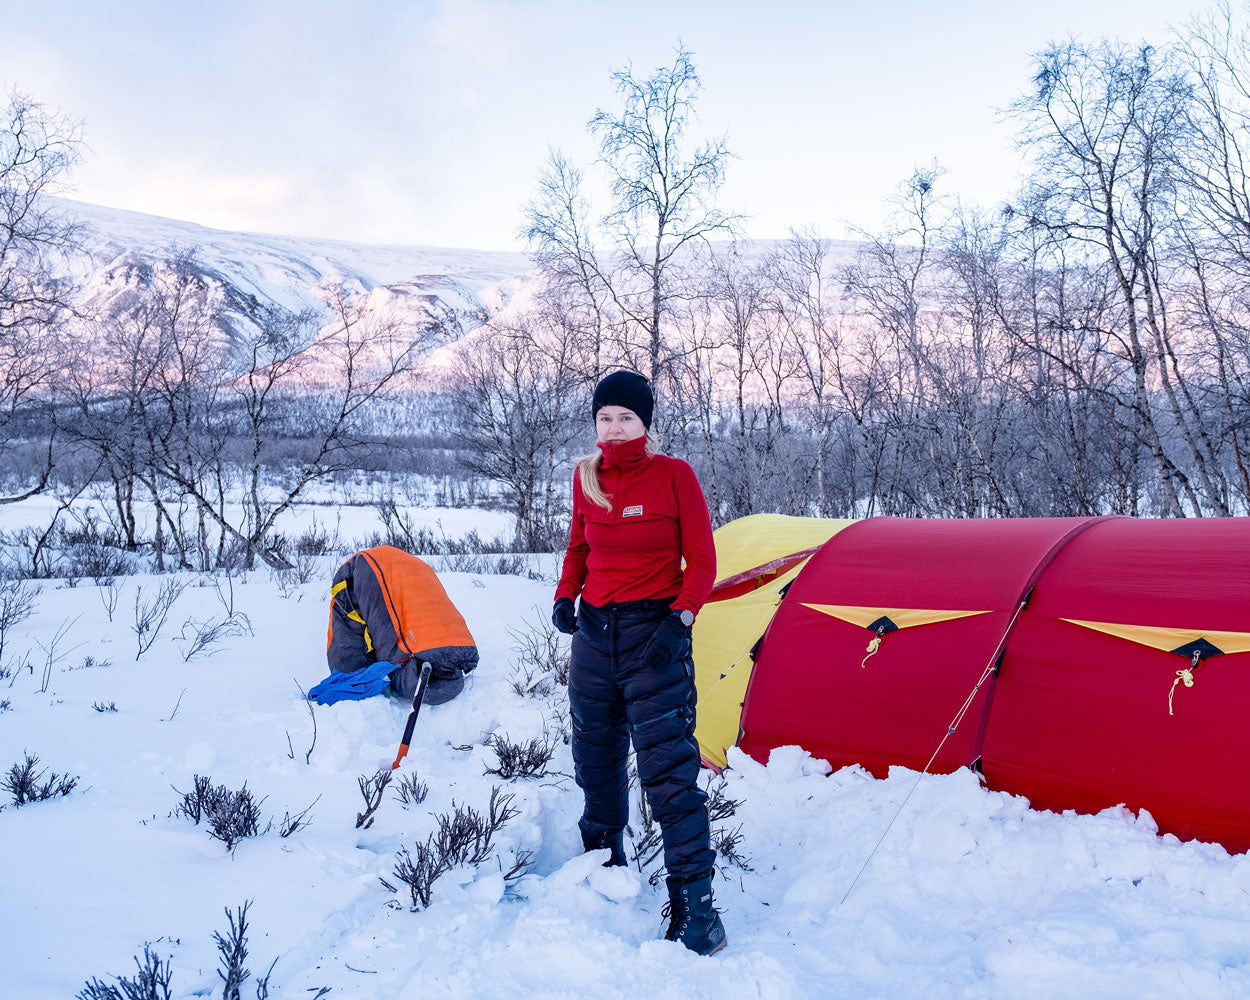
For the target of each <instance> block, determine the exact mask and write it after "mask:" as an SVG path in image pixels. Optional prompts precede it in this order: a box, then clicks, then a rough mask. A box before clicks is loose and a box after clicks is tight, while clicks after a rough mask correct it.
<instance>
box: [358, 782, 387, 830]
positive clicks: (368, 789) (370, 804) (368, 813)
mask: <svg viewBox="0 0 1250 1000" xmlns="http://www.w3.org/2000/svg"><path fill="white" fill-rule="evenodd" d="M394 773H395V772H394V771H392V770H390V769H389V768H384V769H383V770H381V771H379V772H378V773H377V774H375V775H374V776H373V777H372V778H368V777H366V776H365V775H363V774H362V775H361V776H360V777H359V778H358V779H356V780H357V783H358V784H359V785H360V794H361V796H362V797H363V798H364V800H365V811H364V812H360V813H356V829H357V830H359V829H360V828H361V827H364V829H366V830H368V829H369V827H371V826H373V814H374V813H376V812H377V811H378V806H380V805H381V804H382V793H383V792H385V791H386V786H387V785H389V784H390V783H391V777H392V775H393V774H394Z"/></svg>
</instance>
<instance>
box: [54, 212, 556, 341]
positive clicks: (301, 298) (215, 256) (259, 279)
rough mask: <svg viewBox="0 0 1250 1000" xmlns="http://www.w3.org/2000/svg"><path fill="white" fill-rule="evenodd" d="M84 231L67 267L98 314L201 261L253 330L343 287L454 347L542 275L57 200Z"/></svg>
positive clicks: (442, 255)
mask: <svg viewBox="0 0 1250 1000" xmlns="http://www.w3.org/2000/svg"><path fill="white" fill-rule="evenodd" d="M56 204H57V205H58V206H59V207H61V208H62V209H63V211H64V213H65V214H66V216H68V217H71V218H74V219H76V220H78V221H79V222H80V223H81V225H82V231H81V235H80V240H79V244H80V247H81V251H82V252H81V253H79V254H76V255H73V256H70V257H67V258H66V266H67V268H68V270H69V271H70V273H71V274H72V276H73V277H74V279H75V281H76V282H77V283H78V284H79V286H80V287H81V289H82V293H81V294H82V297H83V300H84V301H86V302H87V303H89V304H90V305H91V306H93V307H95V308H97V309H107V307H108V305H109V304H110V302H112V301H114V300H116V299H117V298H118V297H119V296H120V295H122V294H123V293H124V292H126V291H127V290H128V289H130V288H132V287H133V284H134V281H135V275H136V273H137V272H141V271H142V270H143V269H144V268H150V267H152V266H154V265H158V264H160V263H161V262H163V261H167V260H171V259H173V258H175V257H177V256H179V255H180V254H186V253H190V254H193V255H194V261H195V265H196V268H197V270H198V271H199V272H200V273H201V275H202V277H203V278H204V279H205V281H207V282H209V283H211V284H214V285H217V286H219V288H218V294H219V296H220V300H221V302H222V303H223V305H224V310H225V316H224V319H225V322H226V324H227V325H228V326H230V327H233V328H236V329H237V328H240V327H242V326H246V325H247V324H248V323H249V322H250V321H252V320H253V319H254V318H255V316H256V315H257V314H258V313H259V312H260V310H261V309H263V308H264V307H267V306H271V305H276V306H281V307H283V308H286V309H290V310H293V311H299V310H302V309H306V308H315V309H324V308H325V300H326V293H327V290H328V289H330V288H331V287H333V286H341V287H343V288H344V289H346V290H347V291H348V292H349V293H351V294H352V295H353V296H356V304H357V305H358V306H359V307H360V308H362V309H364V310H379V309H380V310H384V311H385V312H386V313H387V314H388V315H390V316H393V317H394V318H396V319H399V320H401V321H409V322H412V323H414V324H415V325H416V327H417V328H419V329H429V328H433V327H435V326H438V327H441V328H442V331H443V336H442V337H441V338H440V339H441V340H442V341H443V342H446V341H447V340H451V339H456V338H458V337H460V336H463V335H464V334H466V333H468V332H469V331H470V330H472V329H474V328H475V327H477V326H479V325H480V324H481V323H483V322H486V321H487V320H488V319H489V318H490V317H491V316H493V315H494V314H496V313H497V312H498V311H499V310H500V309H502V308H504V307H505V306H506V305H507V304H508V302H509V301H511V299H512V297H513V295H514V294H515V293H516V291H517V289H518V288H520V287H521V286H522V285H524V284H525V283H526V282H527V281H529V280H530V279H532V277H533V275H534V273H535V268H534V265H533V262H532V261H531V260H530V258H529V257H527V256H526V255H525V254H521V253H510V252H492V251H484V250H466V249H449V248H441V247H425V246H365V245H361V244H353V243H346V242H342V241H337V240H330V239H316V238H304V237H292V236H278V235H268V234H260V233H234V232H226V231H223V230H216V229H209V228H207V227H204V226H200V225H197V224H195V223H192V222H181V221H177V220H173V219H165V218H161V217H159V216H153V215H144V214H142V213H139V212H131V211H126V210H123V209H113V208H103V207H100V206H97V205H89V204H86V203H83V202H75V201H69V200H65V199H56Z"/></svg>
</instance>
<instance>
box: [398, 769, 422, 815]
mask: <svg viewBox="0 0 1250 1000" xmlns="http://www.w3.org/2000/svg"><path fill="white" fill-rule="evenodd" d="M395 794H397V795H398V796H399V801H400V803H401V804H402V805H403V807H404V808H405V809H407V808H408V806H419V805H420V804H421V803H422V802H424V801H425V797H426V796H427V795H429V794H430V786H429V785H427V784H426V783H425V782H424V781H421V780H420V779H419V778H418V777H417V775H416V772H410V773H408V774H405V775H404V776H403V777H402V778H400V779H399V784H398V785H396V786H395Z"/></svg>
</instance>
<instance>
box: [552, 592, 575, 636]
mask: <svg viewBox="0 0 1250 1000" xmlns="http://www.w3.org/2000/svg"><path fill="white" fill-rule="evenodd" d="M551 624H552V625H554V626H555V627H556V628H557V629H559V630H560V631H561V632H563V633H564V634H565V635H572V634H573V633H574V632H576V631H577V612H575V611H574V610H573V600H572V598H569V597H561V598H560V599H559V600H558V601H556V606H555V607H554V608H553V609H552V611H551Z"/></svg>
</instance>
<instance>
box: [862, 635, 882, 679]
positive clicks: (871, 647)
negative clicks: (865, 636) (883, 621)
mask: <svg viewBox="0 0 1250 1000" xmlns="http://www.w3.org/2000/svg"><path fill="white" fill-rule="evenodd" d="M880 648H881V633H879V632H878V633H877V634H876V635H874V636H873V637H872V641H871V642H870V643H868V655H867V656H865V657H864V658H863V659H862V660H860V661H859V668H860V669H861V670H863V669H864V667H866V666H868V661H869V660H870V659H872V657H873V656H874V655H875V654H876V652H877V650H878V649H880Z"/></svg>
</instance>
